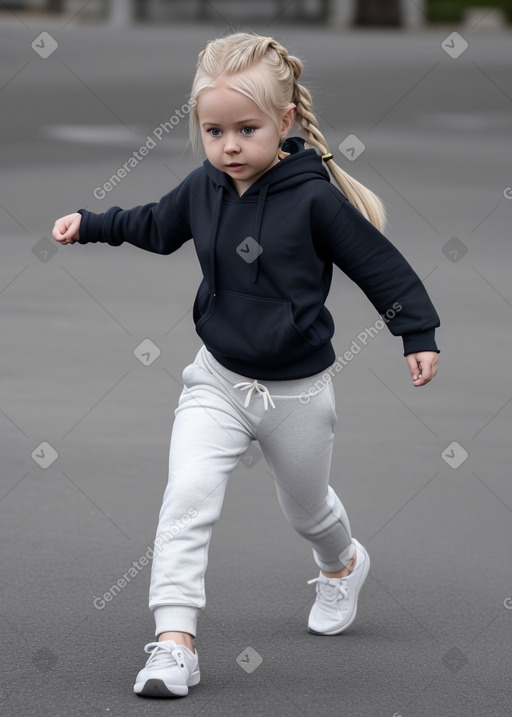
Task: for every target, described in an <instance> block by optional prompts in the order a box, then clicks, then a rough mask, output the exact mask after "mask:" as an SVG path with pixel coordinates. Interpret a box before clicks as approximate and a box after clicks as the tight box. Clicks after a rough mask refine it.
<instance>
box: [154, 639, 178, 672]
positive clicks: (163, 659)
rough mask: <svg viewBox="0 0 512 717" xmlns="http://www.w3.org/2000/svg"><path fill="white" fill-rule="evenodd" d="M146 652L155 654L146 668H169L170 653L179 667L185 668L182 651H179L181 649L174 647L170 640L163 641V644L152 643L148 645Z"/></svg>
mask: <svg viewBox="0 0 512 717" xmlns="http://www.w3.org/2000/svg"><path fill="white" fill-rule="evenodd" d="M155 648H158V649H155ZM144 650H145V652H148V653H149V652H153V654H152V655H151V657H150V658H149V660H148V661H147V664H146V667H149V666H151V667H167V665H168V659H169V656H168V653H171V655H172V656H173V657H174V659H175V660H176V664H177V665H178V667H181V668H183V667H185V662H184V660H183V653H182V651H181V650H180V649H179V647H176V645H173V644H172V643H171V642H170V641H169V640H163V641H162V642H150V643H149V644H148V645H146V647H145V648H144Z"/></svg>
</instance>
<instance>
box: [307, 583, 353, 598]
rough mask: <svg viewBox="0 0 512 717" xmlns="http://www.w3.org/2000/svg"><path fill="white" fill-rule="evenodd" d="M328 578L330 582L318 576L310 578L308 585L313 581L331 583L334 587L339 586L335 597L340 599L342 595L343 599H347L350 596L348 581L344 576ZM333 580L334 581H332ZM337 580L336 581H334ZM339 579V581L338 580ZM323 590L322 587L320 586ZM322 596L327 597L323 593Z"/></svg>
mask: <svg viewBox="0 0 512 717" xmlns="http://www.w3.org/2000/svg"><path fill="white" fill-rule="evenodd" d="M326 580H328V583H326V582H324V581H323V580H321V579H320V577H318V578H313V579H312V580H308V585H311V584H312V583H319V585H320V586H322V585H330V586H331V587H333V588H338V592H339V593H340V594H338V592H336V591H335V592H334V595H333V597H334V598H335V599H336V600H338V599H339V598H340V597H341V599H342V600H345V599H346V598H348V583H347V581H346V580H345V579H344V578H326ZM331 581H333V582H331ZM334 581H335V582H334ZM338 581H339V582H338ZM320 590H321V587H320ZM322 597H326V596H325V595H323V596H322Z"/></svg>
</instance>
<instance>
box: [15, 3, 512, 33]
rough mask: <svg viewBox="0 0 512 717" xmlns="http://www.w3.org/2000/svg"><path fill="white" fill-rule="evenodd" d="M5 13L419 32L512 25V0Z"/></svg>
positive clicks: (47, 6) (31, 6)
mask: <svg viewBox="0 0 512 717" xmlns="http://www.w3.org/2000/svg"><path fill="white" fill-rule="evenodd" d="M2 5H3V8H4V9H5V10H11V11H16V12H32V13H40V14H41V15H44V14H51V15H65V14H74V13H77V12H78V13H80V15H81V16H82V18H88V19H94V20H98V21H105V22H109V23H113V24H126V23H131V22H154V23H160V22H173V21H179V20H184V19H188V20H190V19H195V20H201V21H204V20H207V19H212V18H215V16H216V15H217V16H218V14H221V13H222V12H226V13H228V14H229V15H230V17H231V18H233V17H235V16H236V17H238V18H244V19H250V20H254V19H260V20H261V19H262V18H269V17H280V18H281V19H287V20H294V21H296V22H307V23H311V22H315V23H319V24H323V25H330V24H333V23H341V24H345V25H350V26H353V27H404V28H410V27H419V26H424V25H429V24H432V23H463V24H464V25H469V26H471V25H473V24H474V23H475V21H478V22H479V23H484V25H485V26H487V27H496V26H498V27H499V26H502V25H503V24H507V23H510V21H511V20H512V1H511V0H414V2H413V1H412V0H380V1H379V0H260V1H259V2H254V1H252V2H250V1H249V0H218V1H215V2H212V1H211V0H90V2H85V3H84V2H81V0H25V1H24V0H4V1H3V2H2Z"/></svg>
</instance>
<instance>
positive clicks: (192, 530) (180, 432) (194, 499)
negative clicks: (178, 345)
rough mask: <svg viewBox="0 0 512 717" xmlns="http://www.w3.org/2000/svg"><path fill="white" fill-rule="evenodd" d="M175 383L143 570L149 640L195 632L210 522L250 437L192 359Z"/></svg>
mask: <svg viewBox="0 0 512 717" xmlns="http://www.w3.org/2000/svg"><path fill="white" fill-rule="evenodd" d="M183 382H184V384H185V385H184V389H183V392H182V395H181V397H180V401H179V405H178V408H177V409H176V417H175V421H174V426H173V430H172V436H171V445H170V453H169V482H168V485H167V488H166V490H165V494H164V498H163V503H162V508H161V511H160V517H159V522H158V528H157V535H156V539H155V547H154V556H153V566H152V573H151V585H150V599H149V607H150V609H151V610H152V611H153V613H154V617H155V623H156V631H155V634H156V636H157V637H158V636H159V635H162V633H168V632H173V633H188V635H189V636H192V637H195V635H196V623H197V618H198V615H199V612H200V610H201V609H202V608H203V607H204V606H205V587H204V577H205V572H206V566H207V562H208V548H209V543H210V539H211V533H212V527H213V525H214V524H215V523H216V522H217V520H218V519H219V517H220V512H221V508H222V504H223V500H224V494H225V490H226V486H227V481H228V478H229V476H230V474H231V472H232V471H233V469H234V468H235V466H236V464H237V463H238V461H239V460H240V458H241V456H242V455H243V454H244V453H245V451H246V450H247V448H248V447H249V444H250V442H251V440H252V436H251V435H250V432H249V429H248V426H247V425H245V424H244V423H243V421H242V418H241V416H240V415H239V414H238V412H237V411H236V409H235V407H234V404H233V402H232V401H231V400H230V398H229V395H227V394H226V393H225V391H224V390H223V387H222V386H221V385H220V384H219V382H218V381H217V380H216V378H215V376H213V375H212V374H211V373H209V372H208V371H206V370H205V369H204V368H202V367H201V366H200V365H199V364H197V363H193V364H191V365H190V366H187V368H186V369H185V370H184V372H183ZM163 637H166V636H165V635H163ZM172 639H175V637H173V638H172ZM189 640H190V638H189ZM181 642H182V644H187V641H186V640H184V641H183V640H182V641H181Z"/></svg>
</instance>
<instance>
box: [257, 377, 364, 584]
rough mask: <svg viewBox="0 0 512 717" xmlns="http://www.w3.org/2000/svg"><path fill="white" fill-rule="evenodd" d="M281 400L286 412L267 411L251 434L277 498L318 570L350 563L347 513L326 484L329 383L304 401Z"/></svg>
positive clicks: (330, 439) (331, 422) (332, 419)
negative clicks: (312, 557)
mask: <svg viewBox="0 0 512 717" xmlns="http://www.w3.org/2000/svg"><path fill="white" fill-rule="evenodd" d="M306 390H307V386H306ZM275 400H276V403H277V402H278V401H279V398H278V397H276V398H275ZM282 405H283V409H282V410H283V411H284V410H286V414H284V413H283V415H279V414H278V412H277V411H276V412H274V415H273V416H270V415H269V416H268V419H267V420H265V421H264V422H262V424H261V425H260V427H259V431H258V435H257V438H258V440H259V443H260V446H261V450H262V452H263V454H264V456H265V458H266V460H267V462H268V464H269V466H270V468H271V470H272V473H273V476H274V480H275V484H276V490H277V497H278V500H279V504H280V506H281V508H282V510H283V512H284V514H285V516H286V518H287V520H288V522H289V523H290V525H291V526H292V527H293V528H294V529H295V530H296V531H297V532H298V533H299V534H300V535H302V536H303V537H304V538H306V539H307V540H308V541H309V542H310V544H311V546H312V548H313V555H314V559H315V562H316V563H317V565H318V566H319V568H320V569H321V570H322V571H325V572H327V573H337V572H338V571H342V570H343V569H344V568H346V567H348V568H349V569H351V568H352V567H353V562H354V561H353V560H351V558H352V556H353V555H354V552H355V548H354V546H353V545H352V535H351V531H350V523H349V519H348V516H347V513H346V510H345V508H344V506H343V505H342V503H341V501H340V499H339V498H338V496H337V495H336V493H335V491H334V490H333V488H332V487H331V486H330V485H329V476H330V468H331V457H332V449H333V443H334V426H335V424H336V421H337V418H336V412H335V404H334V391H333V387H332V384H331V383H328V384H327V385H326V386H325V387H324V389H323V390H322V391H320V392H319V393H317V394H316V395H314V396H311V397H310V400H309V402H308V403H301V401H299V400H295V401H290V399H288V400H286V402H283V404H282ZM343 572H346V571H345V570H343Z"/></svg>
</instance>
